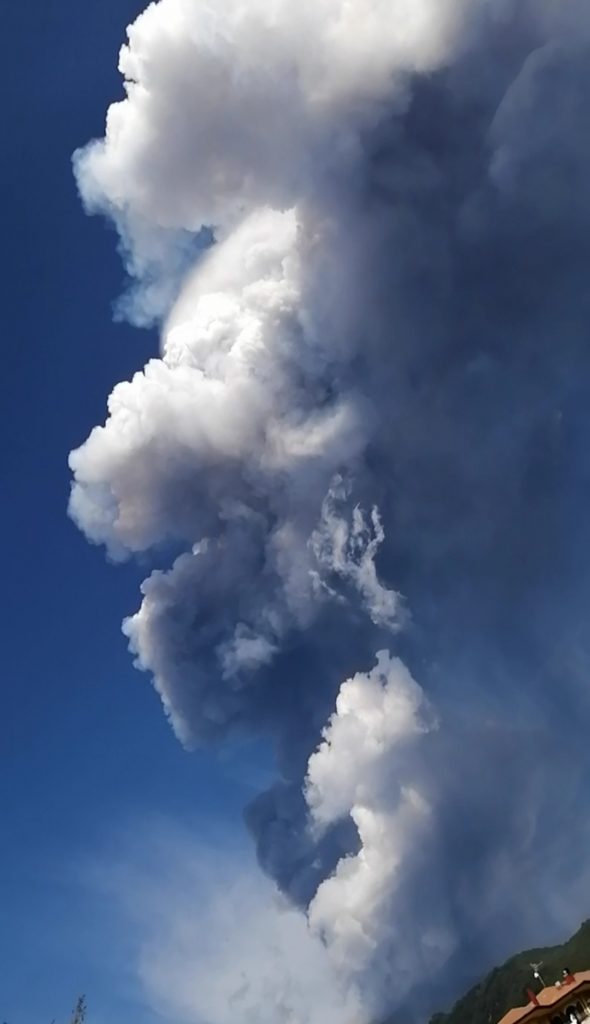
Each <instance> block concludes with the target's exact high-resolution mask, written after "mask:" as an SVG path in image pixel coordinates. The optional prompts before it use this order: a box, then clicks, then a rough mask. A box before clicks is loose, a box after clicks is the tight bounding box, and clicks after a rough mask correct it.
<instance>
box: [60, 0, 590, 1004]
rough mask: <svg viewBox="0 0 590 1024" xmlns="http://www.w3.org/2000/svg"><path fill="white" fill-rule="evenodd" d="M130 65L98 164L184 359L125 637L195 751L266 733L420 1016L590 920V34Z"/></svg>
mask: <svg viewBox="0 0 590 1024" xmlns="http://www.w3.org/2000/svg"><path fill="white" fill-rule="evenodd" d="M128 34H129V40H128V44H127V45H126V46H124V47H123V49H122V51H121V58H120V69H121V72H122V74H123V75H124V78H125V88H126V98H125V99H124V100H123V101H122V102H120V103H116V104H114V105H113V106H112V107H111V108H110V110H109V113H108V119H107V130H106V135H105V138H104V139H103V140H101V141H99V142H94V143H92V144H90V145H89V146H87V147H86V149H84V150H81V151H80V152H79V153H77V154H76V158H75V166H76V174H77V178H78V183H79V187H80V191H81V194H82V198H83V200H84V203H85V204H86V207H87V208H88V209H89V210H90V211H91V212H101V213H104V214H106V215H108V216H109V217H111V218H113V219H114V221H115V223H116V225H117V227H118V230H119V232H120V234H121V238H122V244H123V249H124V252H125V253H126V257H127V266H128V270H129V273H130V276H131V277H132V279H133V283H132V287H131V290H130V292H129V294H128V296H127V298H126V299H125V302H124V307H125V309H126V311H127V313H128V315H130V316H132V317H133V318H135V319H136V320H137V321H138V322H140V323H141V322H143V323H145V322H149V321H153V320H154V319H156V320H159V321H161V323H162V343H161V356H160V358H159V359H153V360H151V361H150V362H149V363H148V365H147V366H146V367H145V368H144V369H143V370H142V371H141V372H138V373H137V374H136V376H135V377H134V378H133V380H132V381H130V382H126V383H121V384H118V385H117V386H116V387H115V389H114V391H113V393H112V395H111V397H110V400H109V414H108V418H107V420H106V423H105V425H104V426H102V427H97V428H95V429H94V430H93V431H92V433H91V434H90V436H89V438H88V440H87V441H86V442H85V443H84V444H83V445H82V446H81V447H80V448H79V449H78V450H77V451H75V452H73V453H72V455H71V467H72V471H73V474H74V483H73V489H72V497H71V504H70V512H71V515H72V517H73V518H74V519H75V521H76V522H77V523H78V524H79V526H80V527H81V529H82V530H84V532H85V533H86V535H87V536H88V538H89V539H90V540H91V541H93V542H95V543H100V544H104V545H105V546H106V548H107V549H108V551H109V553H110V554H111V556H112V557H114V558H115V559H122V558H126V557H128V556H130V555H133V554H135V553H142V556H143V557H144V558H145V557H146V552H151V557H152V559H153V565H154V571H153V572H152V574H151V575H150V576H149V578H148V579H146V581H145V582H144V584H143V586H142V595H143V597H142V601H141V606H140V608H139V610H138V611H137V612H136V614H135V615H132V616H131V617H130V618H129V619H127V621H126V622H125V625H124V630H125V633H126V635H127V636H128V637H129V642H130V647H131V650H132V651H133V653H134V654H135V656H136V658H137V664H138V666H139V667H140V668H142V669H145V670H146V671H147V672H149V673H150V674H151V675H152V677H153V680H154V683H155V686H156V688H157V690H158V692H159V694H160V695H161V698H162V702H163V704H164V707H165V710H166V713H167V715H168V716H169V718H170V720H171V723H172V725H173V727H174V729H175V731H176V733H177V735H178V737H179V738H180V739H181V740H182V742H183V743H185V744H186V745H187V746H191V745H194V744H197V743H200V742H202V741H206V740H217V741H224V740H227V739H228V738H231V736H232V735H233V734H234V733H235V732H238V731H249V732H251V733H256V734H260V735H264V736H267V737H268V739H269V742H271V743H272V744H273V745H274V748H275V749H276V752H277V781H276V784H275V786H274V787H273V788H272V789H271V790H270V791H269V792H267V793H264V794H262V795H261V796H260V797H259V798H258V799H257V800H256V801H255V802H254V803H253V805H252V806H251V807H249V808H248V809H247V812H246V815H247V820H248V823H249V826H250V828H251V831H252V833H253V835H254V838H255V841H256V846H257V851H258V856H259V860H260V862H261V864H262V866H263V867H264V868H265V870H266V871H267V872H268V873H269V874H271V875H272V876H273V877H274V878H275V880H276V881H277V883H278V885H279V887H280V888H281V889H282V890H283V891H284V892H285V893H286V894H287V895H288V896H289V897H290V899H291V900H292V901H294V902H295V903H296V904H298V905H300V906H301V907H303V908H305V910H306V912H307V915H308V921H309V927H310V928H311V929H312V931H313V932H314V933H315V934H316V936H319V937H320V938H321V939H322V941H323V942H324V944H325V946H326V950H327V954H328V955H329V957H330V959H331V963H332V965H333V967H334V970H335V971H336V972H340V973H341V975H342V976H345V977H347V978H349V979H351V980H353V981H354V983H355V984H356V986H357V987H358V990H359V991H360V992H361V993H362V997H363V1000H364V1005H365V1007H366V1012H367V1014H369V1015H374V1016H375V1017H377V1016H379V1015H380V1014H384V1013H386V1012H388V1011H390V1010H393V1009H396V1008H397V1007H403V1008H404V1014H405V1017H406V1019H410V1018H412V1017H413V1018H415V1019H416V1020H420V1019H422V1018H423V1016H424V1015H425V1014H426V1013H427V1012H428V1010H429V1009H431V1008H432V1006H433V1005H435V1004H436V1002H437V1000H444V999H446V998H447V997H450V996H451V995H453V994H454V993H456V991H457V990H458V989H459V988H460V986H461V985H462V984H463V983H464V982H465V981H467V980H468V979H469V978H470V977H472V976H473V972H474V971H476V970H477V969H479V968H481V967H482V966H484V965H485V964H487V963H489V962H490V960H491V959H492V958H493V957H495V956H498V955H501V954H504V953H507V952H509V951H510V950H511V949H512V948H513V947H515V946H518V944H519V943H520V942H524V941H528V940H534V939H541V938H542V937H544V936H545V935H547V936H548V937H549V935H550V933H553V932H558V931H559V930H560V929H561V928H562V927H566V926H569V925H570V924H571V923H573V922H574V921H575V919H576V917H577V916H578V915H579V913H580V909H581V908H580V902H579V901H580V898H581V896H582V894H585V893H587V891H588V890H587V882H588V877H587V869H586V863H587V851H586V844H587V843H588V841H589V839H590V837H589V836H588V834H587V833H588V829H587V827H586V826H585V825H584V824H583V822H584V821H586V820H587V818H588V813H587V812H588V802H589V801H588V796H587V794H586V793H585V790H584V787H583V785H582V782H581V780H582V779H583V777H584V774H585V772H586V771H587V769H588V768H589V767H590V756H589V755H588V753H587V746H588V744H587V741H586V715H587V712H588V696H587V694H588V686H587V678H586V677H587V675H588V660H589V643H588V634H587V627H586V609H587V607H588V600H589V598H590V582H589V581H590V576H589V570H590V564H587V563H590V544H589V541H590V517H589V516H588V514H587V507H586V506H587V502H588V498H589V497H590V463H589V461H588V451H589V443H590V414H589V413H588V400H587V394H586V389H587V382H588V372H589V370H590V365H589V364H590V352H589V345H588V330H589V327H588V315H589V313H590V298H589V296H590V292H589V291H588V285H587V278H588V272H589V269H590V230H589V229H590V143H589V142H588V138H589V136H588V132H587V130H586V113H587V109H588V103H589V100H590V73H589V70H588V69H589V68H590V61H589V57H590V8H588V5H587V4H586V3H583V2H577V0H389V2H388V3H385V2H383V0H381V2H379V0H301V2H299V3H297V4H292V3H290V2H289V0H217V2H216V3H215V4H209V3H208V2H206V0H159V2H158V3H153V4H151V5H150V6H149V7H148V8H147V10H146V11H145V13H144V14H142V15H141V16H140V17H139V18H138V19H137V21H136V22H135V24H134V25H132V26H131V27H130V28H129V33H128ZM387 648H389V651H390V652H391V653H389V652H388V650H387ZM377 652H380V653H377ZM394 654H395V656H394ZM399 658H401V659H403V660H401V661H400V660H399ZM343 680H346V681H344V682H343ZM285 1019H287V1018H285ZM288 1019H295V1017H293V1018H288Z"/></svg>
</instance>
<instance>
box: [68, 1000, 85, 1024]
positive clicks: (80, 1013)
mask: <svg viewBox="0 0 590 1024" xmlns="http://www.w3.org/2000/svg"><path fill="white" fill-rule="evenodd" d="M85 1020H86V999H85V997H84V996H80V998H79V999H78V1002H77V1003H76V1005H75V1007H74V1012H73V1014H72V1019H71V1021H70V1024H84V1021H85Z"/></svg>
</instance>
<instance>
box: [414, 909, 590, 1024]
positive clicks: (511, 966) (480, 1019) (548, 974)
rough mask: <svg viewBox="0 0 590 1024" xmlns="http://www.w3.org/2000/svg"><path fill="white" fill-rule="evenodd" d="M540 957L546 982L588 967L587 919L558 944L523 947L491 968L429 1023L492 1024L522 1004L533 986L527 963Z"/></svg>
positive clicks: (589, 925) (589, 939)
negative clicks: (573, 933)
mask: <svg viewBox="0 0 590 1024" xmlns="http://www.w3.org/2000/svg"><path fill="white" fill-rule="evenodd" d="M541 960H542V961H543V967H542V969H541V974H542V976H543V978H544V981H545V984H546V985H552V984H553V983H554V982H555V981H556V980H557V979H558V978H561V972H562V970H563V968H564V967H569V969H570V970H571V971H573V972H574V973H575V972H576V971H584V970H588V969H590V920H589V921H585V922H584V924H583V925H582V926H581V928H580V929H579V931H577V932H576V934H575V935H572V937H571V939H568V941H567V942H564V943H563V945H562V946H547V947H544V948H541V949H527V950H524V952H522V953H517V954H516V956H513V957H511V958H510V959H509V960H507V961H506V963H504V964H502V966H501V967H495V968H494V970H493V971H490V973H489V974H488V975H487V976H486V977H485V978H484V979H483V980H482V981H480V982H479V983H478V984H477V985H474V987H473V988H472V989H471V990H470V991H469V992H468V993H467V995H465V996H463V998H462V999H460V1000H459V1002H458V1003H456V1004H455V1006H454V1007H453V1009H452V1010H451V1011H450V1013H437V1014H435V1016H434V1017H433V1018H432V1020H431V1022H430V1024H496V1022H497V1021H499V1020H500V1018H501V1017H503V1016H504V1014H505V1013H507V1011H508V1010H510V1008H511V1007H513V1006H524V1005H526V1003H527V1002H528V1000H527V996H526V990H527V989H528V988H534V987H535V986H534V984H533V978H532V972H531V967H530V965H531V964H532V963H539V962H540V961H541ZM537 988H538V985H537Z"/></svg>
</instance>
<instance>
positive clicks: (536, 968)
mask: <svg viewBox="0 0 590 1024" xmlns="http://www.w3.org/2000/svg"><path fill="white" fill-rule="evenodd" d="M542 966H543V961H542V960H541V962H540V963H538V964H529V967H532V969H533V977H535V978H536V979H537V980H538V981H540V982H541V985H542V986H543V988H545V982H544V981H543V979H542V977H541V975H540V973H539V968H540V967H542Z"/></svg>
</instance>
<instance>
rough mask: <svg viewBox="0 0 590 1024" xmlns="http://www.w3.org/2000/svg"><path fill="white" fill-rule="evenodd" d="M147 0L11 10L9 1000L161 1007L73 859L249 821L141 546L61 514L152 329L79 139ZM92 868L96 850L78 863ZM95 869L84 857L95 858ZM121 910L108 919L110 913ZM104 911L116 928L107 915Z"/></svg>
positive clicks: (60, 1013) (14, 1009)
mask: <svg viewBox="0 0 590 1024" xmlns="http://www.w3.org/2000/svg"><path fill="white" fill-rule="evenodd" d="M141 7H142V4H141V3H138V2H133V0H104V2H102V3H93V4H80V3H78V2H76V3H74V2H73V0H44V2H43V3H41V2H35V0H30V2H27V3H24V4H17V3H13V4H9V5H8V6H7V7H6V8H5V11H4V24H5V39H6V41H7V45H6V47H5V58H4V63H5V71H6V74H7V81H6V85H5V91H4V103H3V117H4V125H5V127H4V141H3V146H2V150H3V152H2V156H1V160H2V172H1V174H2V187H3V195H4V203H3V219H4V230H3V237H4V245H3V251H4V266H3V275H2V276H3V281H4V284H5V291H4V303H3V309H4V316H3V334H4V364H3V373H2V386H3V396H2V418H3V428H2V436H3V442H4V444H3V460H2V461H3V475H4V487H3V502H2V536H3V538H4V551H3V557H2V571H3V583H4V614H3V617H2V623H3V630H4V635H3V638H2V655H3V657H2V685H3V691H4V692H3V702H2V708H3V713H2V718H1V720H0V730H1V733H2V742H1V750H2V774H1V781H0V815H1V818H0V820H1V828H2V832H1V836H2V838H1V842H0V908H1V910H0V914H1V917H0V1020H2V1021H4V1020H6V1021H7V1022H8V1024H37V1022H39V1024H41V1022H45V1021H46V1022H47V1024H49V1021H51V1020H52V1018H54V1017H55V1018H56V1021H60V1020H65V1019H67V1017H68V1014H69V1012H70V1010H71V1006H72V1004H73V1002H74V999H75V996H76V995H77V994H78V993H79V992H81V991H84V992H86V993H87V996H88V999H89V1003H90V1008H91V1010H92V1014H91V1020H92V1021H94V1020H96V1021H98V1020H103V1019H104V1020H106V1019H109V1020H110V1021H112V1022H113V1024H115V1022H117V1021H125V1024H135V1022H138V1024H139V1022H141V1021H144V1020H146V1021H147V1020H148V1019H149V1016H148V1015H147V1013H144V1012H143V1010H142V1009H141V1006H140V1005H139V1004H135V1003H134V999H135V994H134V991H133V987H132V986H131V988H129V986H128V983H127V982H126V981H125V979H124V978H123V977H121V978H119V977H118V975H117V970H118V967H120V968H121V974H122V975H123V974H125V967H128V966H129V965H124V964H119V965H117V964H114V965H113V963H112V961H113V959H114V958H113V957H107V956H101V955H99V954H100V948H101V946H102V947H103V949H104V946H105V944H109V943H111V942H112V939H113V936H112V935H109V933H108V931H109V926H108V919H109V913H108V909H109V908H108V907H105V906H104V905H103V906H101V905H100V900H99V899H98V897H97V896H93V894H92V892H91V891H90V890H89V889H88V888H87V887H86V886H85V885H84V884H83V883H82V882H81V881H80V877H79V873H78V870H77V868H78V866H79V865H84V863H85V862H86V861H87V860H88V859H89V858H92V857H95V856H96V855H97V851H100V850H101V849H107V848H109V846H110V845H112V844H115V845H116V842H117V838H116V837H117V835H118V834H119V833H125V832H126V831H127V830H128V829H129V828H131V827H133V823H134V822H137V821H142V820H144V819H149V818H151V817H153V816H158V815H166V816H168V817H171V818H173V819H174V820H175V821H177V822H182V823H184V824H188V826H189V827H190V828H192V829H195V830H197V831H198V832H199V834H200V835H203V834H204V833H206V831H207V828H208V827H209V824H211V825H212V827H215V828H219V827H221V828H223V827H224V820H225V815H226V813H227V814H228V817H231V819H232V820H233V821H234V822H235V821H239V813H238V811H239V808H241V806H242V805H243V803H244V784H243V783H240V784H238V783H237V782H236V781H234V779H235V775H236V771H235V767H234V768H232V765H231V764H229V763H226V764H225V765H223V764H222V765H217V766H214V765H213V764H212V762H210V760H209V758H208V756H207V755H193V756H192V757H189V756H187V755H186V754H185V753H184V752H183V751H182V749H181V747H180V746H179V744H178V743H177V741H176V740H175V739H174V737H173V735H172V733H171V731H170V730H169V728H168V726H167V724H166V722H165V720H164V717H163V715H162V712H161V709H160V706H159V701H158V699H157V697H156V695H155V693H154V692H153V691H152V690H151V687H150V685H149V681H148V679H147V677H146V676H143V675H141V674H140V673H137V672H135V671H134V670H133V668H132V666H131V660H130V658H129V655H128V654H127V651H126V647H125V640H124V637H123V636H122V635H121V634H120V622H121V619H122V618H123V616H124V615H125V614H127V613H129V612H132V611H134V610H135V609H136V607H137V604H138V600H139V594H138V581H139V580H140V579H141V578H142V576H143V575H145V572H144V573H142V571H141V568H139V567H137V566H135V567H134V566H125V567H120V568H117V569H113V567H111V566H109V565H108V564H107V563H106V561H105V558H104V554H103V552H102V551H100V550H98V549H95V548H92V547H90V546H89V545H88V543H87V542H86V540H85V539H84V538H83V537H82V535H81V534H80V533H79V532H78V531H77V530H76V528H75V527H74V526H73V525H72V523H70V521H69V520H68V518H67V517H66V504H67V499H68V490H69V473H68V467H67V456H68V452H69V450H70V449H71V448H73V447H76V446H77V445H78V444H80V443H81V442H82V441H83V440H84V438H85V437H86V435H87V433H88V431H89V430H90V428H91V427H92V426H93V425H94V424H95V423H98V422H102V421H103V419H104V412H105V402H106V397H107V395H108V393H109V391H110V389H111V387H112V385H113V384H114V383H115V382H116V381H118V380H121V379H125V378H126V377H128V376H129V375H130V374H131V373H132V372H133V370H135V369H137V368H139V367H140V366H141V365H142V364H143V362H144V360H145V357H146V356H147V355H148V354H150V353H151V352H152V351H154V350H155V348H156V344H157V342H156V338H155V336H154V335H152V334H150V333H149V332H145V331H143V332H142V331H138V330H136V329H133V328H131V327H128V326H126V325H125V324H114V323H113V322H112V319H111V304H112V302H113V301H114V300H115V299H116V297H117V295H118V294H119V293H120V292H121V289H122V286H123V272H122V268H121V263H120V260H119V257H118V255H117V252H116V239H115V237H114V234H113V232H112V231H111V230H110V229H109V228H108V227H107V226H106V225H104V224H103V223H102V222H101V221H99V220H98V219H96V218H92V219H91V218H87V217H86V216H85V215H84V213H83V210H82V208H81V205H80V202H79V199H78V197H77V194H76V189H75V184H74V180H73V176H72V173H71V167H70V155H71V153H72V151H73V150H74V149H75V148H76V147H77V146H79V145H81V144H84V143H85V142H86V141H87V140H89V139H90V138H91V137H93V136H97V135H100V134H102V131H103V127H104V115H105V110H106V107H107V106H108V103H109V102H110V101H111V100H112V99H113V98H115V97H117V96H118V94H119V92H120V79H119V76H118V74H117V71H116V64H117V59H116V58H117V52H118V49H119V46H120V44H121V42H122V40H123V37H124V30H125V26H126V25H127V24H128V23H129V22H130V21H131V20H132V19H133V18H134V16H135V15H136V14H137V13H138V12H139V11H140V9H141ZM81 871H82V869H81ZM82 874H83V871H82ZM105 922H106V923H105ZM101 929H103V930H101Z"/></svg>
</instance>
